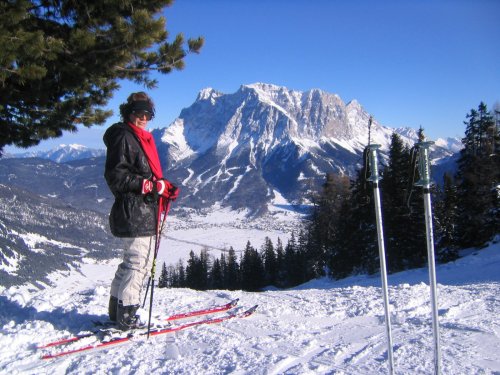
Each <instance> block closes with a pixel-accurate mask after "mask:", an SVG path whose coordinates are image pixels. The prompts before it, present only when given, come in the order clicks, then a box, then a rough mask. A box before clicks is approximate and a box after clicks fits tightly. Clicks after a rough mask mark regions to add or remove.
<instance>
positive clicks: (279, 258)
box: [276, 238, 286, 287]
mask: <svg viewBox="0 0 500 375" xmlns="http://www.w3.org/2000/svg"><path fill="white" fill-rule="evenodd" d="M276 272H277V274H276V286H278V287H284V286H285V285H286V270H285V249H284V248H283V242H281V239H280V238H278V241H277V242H276Z"/></svg>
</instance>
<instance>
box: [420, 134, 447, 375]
mask: <svg viewBox="0 0 500 375" xmlns="http://www.w3.org/2000/svg"><path fill="white" fill-rule="evenodd" d="M432 144H434V142H423V141H422V142H419V143H417V144H416V145H415V146H417V149H418V170H419V174H420V180H418V181H417V182H416V183H415V185H416V186H422V188H423V191H424V210H425V227H426V237H427V258H428V264H429V283H430V289H431V307H432V329H433V334H434V373H435V374H440V373H441V348H440V344H439V341H440V340H439V322H438V303H437V283H436V264H435V255H434V238H433V230H432V205H431V192H430V184H431V177H430V176H431V174H430V166H429V147H430V146H431V145H432Z"/></svg>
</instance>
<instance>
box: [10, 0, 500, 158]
mask: <svg viewBox="0 0 500 375" xmlns="http://www.w3.org/2000/svg"><path fill="white" fill-rule="evenodd" d="M164 13H165V16H166V18H167V29H168V31H169V32H170V35H171V39H173V37H174V35H175V34H177V33H178V32H183V33H184V35H185V36H186V37H197V36H204V37H205V46H204V47H203V49H202V51H201V54H199V55H192V56H189V57H188V58H187V59H186V68H185V69H184V70H183V71H176V72H173V73H171V74H169V75H163V76H159V77H158V79H159V87H158V88H157V89H155V90H153V91H151V92H150V93H151V95H152V96H153V98H154V100H155V102H156V104H157V117H156V118H155V120H154V121H153V122H152V123H151V124H150V127H151V128H158V127H164V126H166V125H168V124H170V123H171V122H172V121H173V120H174V119H175V118H176V117H177V116H178V115H179V113H180V111H181V110H182V108H184V107H188V106H189V105H191V104H192V103H193V101H194V100H195V98H196V96H197V94H198V92H199V91H200V90H201V89H203V88H206V87H213V88H214V89H216V90H218V91H222V92H224V93H233V92H235V91H236V90H238V88H239V87H240V85H242V84H250V83H255V82H266V83H273V84H277V85H283V86H287V87H289V88H291V89H296V90H302V91H306V90H309V89H312V88H319V89H322V90H324V91H327V92H330V93H336V94H338V95H339V96H340V97H341V98H342V99H343V100H344V101H345V102H346V103H347V102H349V101H350V100H352V99H356V100H358V101H359V102H360V103H361V105H362V106H363V107H364V108H365V109H366V110H367V111H368V112H369V113H371V114H372V115H373V116H374V117H375V118H376V119H377V120H378V121H379V122H380V123H382V124H383V125H387V126H391V127H399V126H410V127H414V128H418V127H419V126H423V127H424V129H425V130H426V133H427V136H428V138H429V139H436V138H438V137H447V136H460V137H462V136H463V134H464V130H465V127H464V125H463V121H464V120H465V115H466V114H467V113H468V112H469V111H470V109H472V108H477V106H478V105H479V103H480V102H481V101H484V102H485V103H486V104H487V105H488V108H490V109H491V108H492V107H493V105H494V104H495V103H497V102H500V1H498V0H411V1H410V0H385V1H384V0H376V1H375V0H267V1H265V0H251V1H250V0H248V1H247V0H211V1H207V0H177V1H176V2H174V4H173V5H172V6H171V7H169V8H166V9H165V12H164ZM142 89H143V88H142V87H138V86H136V85H133V84H131V83H128V82H124V83H123V84H122V89H121V90H120V91H119V92H117V93H116V94H115V98H114V99H113V100H112V101H111V102H110V105H109V107H110V108H112V109H113V110H115V112H117V108H118V105H119V104H120V103H121V102H123V101H124V100H125V98H126V97H127V96H128V94H129V93H130V92H131V91H136V90H142ZM116 120H117V117H114V118H112V119H110V121H109V122H108V124H107V125H106V126H103V127H94V128H92V130H86V131H81V132H79V133H77V134H72V135H70V136H65V137H63V138H59V139H56V140H55V141H50V142H48V141H46V142H44V143H42V144H41V147H39V148H41V149H47V148H51V147H54V145H58V144H60V143H66V144H68V143H80V144H85V145H88V146H91V147H103V145H102V141H101V137H102V133H103V132H104V130H105V128H106V127H107V126H108V125H110V124H112V123H113V122H114V121H116ZM7 151H8V150H7Z"/></svg>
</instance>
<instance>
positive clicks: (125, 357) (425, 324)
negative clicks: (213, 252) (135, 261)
mask: <svg viewBox="0 0 500 375" xmlns="http://www.w3.org/2000/svg"><path fill="white" fill-rule="evenodd" d="M207 220H208V219H207ZM212 220H215V219H214V218H212ZM217 220H218V221H217ZM217 220H215V221H217V223H215V224H217V225H213V226H211V225H209V223H208V221H209V220H208V221H204V224H203V225H205V226H209V227H210V228H211V229H212V230H211V231H210V233H212V239H211V240H210V238H209V237H208V236H207V237H206V238H204V237H203V234H204V232H203V230H204V229H203V225H201V222H200V226H199V228H198V231H194V230H193V228H192V227H189V228H188V227H186V228H185V229H186V230H189V231H190V232H183V230H182V229H181V222H180V221H179V222H178V223H177V225H176V227H177V230H176V231H173V230H172V231H171V235H172V236H177V239H181V240H185V241H188V240H189V241H191V242H200V243H202V242H203V243H205V242H208V241H209V240H210V242H209V244H210V245H213V246H215V245H217V246H219V245H220V243H218V242H217V241H225V242H230V241H232V240H231V238H232V239H234V238H240V239H241V238H243V239H244V243H245V242H246V240H247V239H246V237H248V236H251V235H252V233H249V232H247V230H248V228H247V229H245V230H242V232H241V233H240V235H236V232H234V233H233V232H231V231H229V229H230V226H229V225H226V223H225V222H224V220H222V222H221V219H220V218H219V219H217ZM207 223H208V224H207ZM212 224H214V223H212ZM216 229H217V230H221V231H222V232H224V231H229V233H230V234H231V235H230V237H231V238H228V237H226V238H224V237H223V233H222V232H217V230H216ZM271 232H272V231H271ZM274 233H277V232H274ZM188 234H189V235H191V237H190V236H188ZM254 234H255V233H254ZM263 234H265V233H264V232H262V231H261V233H260V234H259V235H260V236H262V235H263ZM262 238H263V237H262ZM250 240H251V242H252V244H253V245H254V246H256V245H257V244H258V243H259V244H260V241H258V240H256V241H255V243H254V241H253V239H251V238H250ZM174 242H175V241H174ZM165 243H166V244H168V243H169V242H168V241H165ZM176 243H177V244H181V243H182V242H180V241H177V242H176ZM179 246H180V245H179ZM177 250H179V251H181V250H180V248H179V249H177ZM182 254H184V250H182ZM177 255H179V254H177ZM117 263H118V260H114V261H110V262H106V263H96V261H93V260H90V259H84V264H83V265H82V267H81V268H80V269H78V270H76V269H75V270H72V271H71V272H66V273H59V274H55V275H53V277H52V281H53V285H52V286H47V288H46V289H44V290H39V289H36V288H35V287H33V286H30V285H26V286H22V287H12V288H9V289H5V288H3V289H2V288H0V373H2V374H16V373H22V374H24V373H27V374H150V373H154V374H197V375H198V374H386V373H387V372H388V360H387V338H386V330H385V323H384V306H383V299H382V293H381V288H380V284H381V283H380V278H379V277H378V276H372V277H367V276H358V277H351V278H348V279H345V280H341V281H332V280H328V279H321V280H315V281H311V282H309V283H307V284H305V285H302V286H300V287H298V288H294V289H289V290H270V291H266V292H261V293H247V292H241V291H206V292H198V291H194V290H189V289H172V290H169V289H158V288H156V289H155V300H154V307H153V309H154V315H156V316H158V315H164V316H168V315H171V314H173V313H177V312H183V311H186V310H191V309H197V308H202V307H206V306H210V305H215V304H221V303H225V302H227V301H228V300H230V299H233V298H240V306H241V308H243V307H250V306H252V305H255V304H258V305H259V307H258V309H257V311H256V313H255V314H254V315H252V316H251V317H249V318H246V319H240V320H230V321H227V322H224V323H221V324H218V325H206V326H198V327H194V328H191V329H187V330H185V331H181V332H177V333H176V334H170V335H163V336H157V337H152V338H150V339H149V340H146V339H138V340H135V341H134V342H131V343H128V344H124V345H121V346H116V347H112V348H107V349H102V350H94V351H91V352H87V353H86V354H79V355H72V356H68V357H62V358H60V359H55V360H42V359H40V356H41V355H42V354H43V353H47V352H50V350H45V351H42V350H37V349H36V346H37V344H43V343H46V342H50V341H52V340H54V339H56V338H62V337H67V336H71V335H74V334H77V333H79V332H84V331H86V330H88V329H90V328H92V323H91V322H92V320H95V319H106V313H107V302H108V298H109V295H108V292H109V286H110V281H111V278H112V276H113V273H114V270H115V268H116V265H117ZM499 271H500V244H498V243H497V244H495V245H491V246H490V247H489V248H487V249H484V250H480V251H471V252H470V254H468V255H467V256H466V257H464V258H462V259H460V260H458V261H457V262H454V263H449V264H446V265H440V266H438V267H437V279H438V283H439V285H438V305H439V327H440V330H439V332H440V336H441V351H442V373H443V374H453V375H455V374H500V355H499V353H500V321H499V318H498V315H499V313H500V288H499V286H500V272H499ZM389 285H390V290H389V297H390V301H391V307H390V309H391V320H392V335H393V341H394V364H395V373H396V374H431V373H433V358H434V352H433V334H432V319H431V308H430V290H429V286H428V273H427V269H426V268H424V269H417V270H412V271H409V272H403V273H398V274H395V275H391V276H390V277H389ZM142 315H143V316H147V311H146V310H143V311H142ZM68 347H69V348H74V347H76V344H70V345H69V346H68ZM174 349H175V350H174ZM177 349H178V353H179V355H175V354H176V350H177Z"/></svg>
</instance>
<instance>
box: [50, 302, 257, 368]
mask: <svg viewBox="0 0 500 375" xmlns="http://www.w3.org/2000/svg"><path fill="white" fill-rule="evenodd" d="M256 309H257V305H255V306H253V307H251V308H249V309H248V310H245V311H242V312H239V313H238V312H233V313H230V314H228V315H224V316H221V317H217V318H207V319H204V320H199V321H196V322H190V323H185V324H182V325H178V326H175V327H166V328H160V329H156V330H152V331H150V333H149V335H150V336H158V335H163V334H166V333H172V332H177V331H182V330H184V329H187V328H190V327H195V326H199V325H207V324H217V323H222V322H224V321H226V320H230V319H235V318H246V317H248V316H250V315H252V314H253V313H254V312H255V310H256ZM147 334H148V333H147V332H146V330H144V331H142V330H141V332H139V333H135V334H130V335H128V336H126V337H117V338H113V339H110V340H108V341H101V342H98V343H95V344H93V345H88V346H84V347H81V348H78V349H73V350H67V351H61V352H57V353H53V354H45V355H43V356H42V357H41V358H42V359H52V358H58V357H63V356H67V355H70V354H77V353H82V352H85V351H89V350H93V349H100V348H106V347H109V346H115V345H119V344H125V343H127V342H130V341H132V340H134V339H138V338H143V337H146V336H147Z"/></svg>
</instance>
